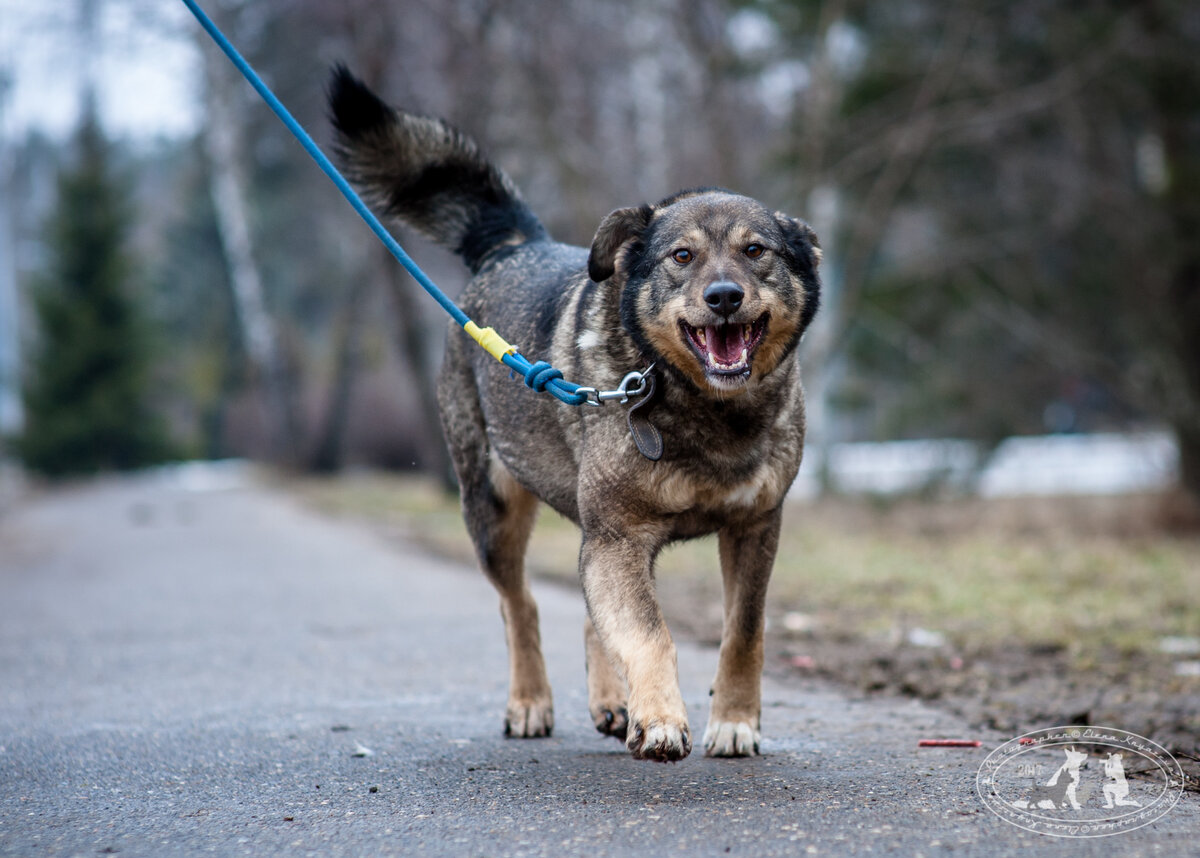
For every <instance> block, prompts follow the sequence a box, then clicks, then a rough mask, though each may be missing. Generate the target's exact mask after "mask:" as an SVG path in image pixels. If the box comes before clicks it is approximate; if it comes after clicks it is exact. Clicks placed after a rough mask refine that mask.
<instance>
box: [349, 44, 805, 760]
mask: <svg viewBox="0 0 1200 858" xmlns="http://www.w3.org/2000/svg"><path fill="white" fill-rule="evenodd" d="M329 95H330V106H331V109H332V116H333V121H334V124H335V126H336V129H337V133H338V148H339V154H340V157H341V160H342V163H343V165H344V166H345V168H346V172H347V175H348V176H349V177H350V179H351V181H353V182H354V183H355V184H356V185H357V186H358V187H359V188H361V189H362V190H363V191H364V192H365V193H366V194H367V196H368V198H369V199H371V200H372V201H373V203H374V204H375V205H376V206H377V207H378V208H379V209H380V210H381V211H382V212H383V213H384V214H387V215H391V216H394V217H397V218H400V219H401V220H403V221H404V222H406V223H408V224H410V225H412V226H413V227H415V228H416V229H418V230H420V231H421V232H423V233H424V234H425V235H427V236H430V237H431V238H433V239H434V240H436V241H438V242H440V243H441V244H443V245H445V246H447V247H449V248H450V249H452V250H454V251H456V252H457V253H458V254H459V255H460V256H461V257H462V259H463V261H464V262H465V263H466V264H467V266H468V267H469V268H470V270H471V272H472V274H473V275H474V276H473V278H472V280H471V282H470V284H469V285H468V287H467V289H466V291H465V293H464V295H463V297H462V302H461V303H462V307H463V309H464V310H465V311H466V313H467V314H468V315H470V316H471V318H473V319H475V320H477V321H478V322H479V323H480V324H481V325H489V326H493V327H494V328H495V329H496V330H497V331H498V332H500V333H501V334H503V336H504V337H505V338H506V339H507V340H508V341H509V342H512V343H518V344H520V347H521V352H522V354H525V355H528V356H530V357H531V359H538V358H543V359H545V360H548V361H549V362H550V363H552V364H553V365H554V366H555V367H557V368H558V369H560V370H562V371H563V373H565V376H566V378H567V379H570V380H573V381H576V382H578V383H581V384H586V385H590V386H594V387H596V388H600V389H606V388H614V387H616V386H617V384H618V382H619V381H620V380H621V378H622V377H623V376H624V375H625V374H626V373H628V372H630V371H631V370H638V371H643V370H646V368H647V367H650V366H651V365H653V370H652V372H651V373H650V379H652V381H653V388H654V393H653V401H648V402H643V403H642V405H641V406H640V408H639V419H640V420H641V421H642V422H643V423H644V424H646V425H651V426H653V427H654V428H655V429H657V430H658V433H660V437H659V440H660V441H661V446H660V447H659V448H658V449H654V450H652V451H650V452H646V453H643V452H639V446H637V445H635V441H634V439H633V437H631V431H630V430H631V427H632V426H633V421H628V422H627V411H628V408H627V407H625V406H620V405H617V404H609V405H606V406H604V407H602V408H591V407H588V406H586V405H585V406H583V407H577V408H573V407H570V406H567V405H564V404H562V403H560V402H558V401H557V400H555V399H553V398H551V397H550V396H548V395H544V394H535V393H533V392H532V391H530V390H528V389H527V388H525V387H524V386H523V385H521V384H519V383H515V382H514V381H513V380H512V379H511V377H510V372H509V370H508V369H507V368H506V367H504V366H503V365H501V364H499V363H498V362H497V361H495V360H494V359H493V358H491V357H490V356H489V355H488V354H487V353H486V352H484V351H483V350H482V349H480V348H478V347H477V346H476V345H475V344H474V343H473V342H471V341H470V339H468V337H466V336H465V335H464V334H463V333H462V332H461V331H460V330H457V329H456V326H452V330H451V332H450V334H449V341H448V343H447V347H446V357H445V364H444V366H443V368H442V374H441V379H440V386H439V404H440V406H441V417H442V424H443V427H444V429H445V432H446V438H447V441H448V443H449V446H450V451H451V454H452V456H453V460H454V466H455V469H456V471H457V474H458V479H459V483H460V486H461V490H462V506H463V515H464V517H465V519H466V523H467V528H468V530H469V531H470V534H471V538H472V540H473V541H474V544H475V550H476V553H477V555H478V557H479V562H480V565H481V566H482V567H483V571H484V572H485V573H486V575H487V577H488V578H489V580H491V582H492V583H493V584H494V585H495V586H496V589H497V590H498V591H499V593H500V605H501V612H502V614H503V616H504V622H505V627H506V630H507V638H508V652H509V664H510V686H509V700H508V710H507V718H506V721H505V732H506V733H508V734H509V735H511V736H546V735H549V734H550V731H551V729H552V728H553V726H554V708H553V703H552V701H551V693H550V684H549V682H548V680H547V678H546V670H545V665H544V663H543V659H542V651H541V643H540V635H539V631H538V616H537V606H536V604H535V603H534V600H533V598H532V596H531V595H530V591H529V588H528V585H527V583H526V579H525V567H524V556H525V547H526V543H527V541H528V539H529V534H530V531H531V529H532V527H533V522H534V517H535V513H536V510H537V505H538V501H539V500H540V501H543V502H545V503H547V504H549V505H550V506H551V507H553V508H554V509H556V510H557V511H558V512H560V513H561V514H562V515H564V516H566V517H567V518H569V519H571V520H572V521H574V522H575V523H576V524H578V525H579V527H580V528H581V530H582V546H581V548H580V553H579V574H580V578H581V581H582V584H583V593H584V597H585V599H586V601H587V609H588V620H587V622H586V627H585V629H584V635H585V642H586V652H587V685H588V706H589V709H590V711H591V715H592V718H593V720H594V721H595V724H596V728H597V729H598V730H599V731H600V732H602V733H606V734H610V735H613V736H616V737H618V738H624V739H625V742H626V745H627V746H628V747H629V750H630V751H631V752H632V753H633V756H634V757H637V758H641V759H653V760H662V761H668V760H679V759H682V758H683V757H685V756H687V755H688V753H689V752H690V751H691V747H692V739H691V732H690V730H689V727H688V718H687V710H686V708H685V707H684V703H683V698H682V696H681V695H680V691H679V679H678V671H677V667H676V660H675V646H674V644H673V643H672V641H671V635H670V633H669V632H668V631H667V627H666V624H665V623H664V621H663V615H662V612H661V610H660V609H659V606H658V602H657V600H656V598H655V587H654V563H655V558H656V557H657V555H658V553H659V551H661V550H662V548H663V547H664V546H666V545H667V544H668V543H670V542H672V541H675V540H680V539H690V538H693V537H697V536H702V535H705V534H710V533H714V532H715V533H716V534H717V535H718V544H719V551H720V558H721V569H722V576H723V579H724V587H725V625H724V634H723V636H722V641H721V651H720V657H719V663H718V668H717V675H716V679H715V681H714V683H713V686H712V714H711V716H710V718H709V723H708V728H707V729H706V730H705V733H704V740H703V741H704V749H705V751H706V753H708V754H711V755H715V756H748V755H753V754H755V753H757V752H758V748H759V716H760V709H761V703H760V696H761V691H760V689H761V673H762V665H763V611H764V599H765V594H766V589H767V579H768V578H769V576H770V574H771V567H772V564H773V563H774V559H775V550H776V546H777V544H778V537H779V527H780V511H781V507H782V503H783V498H784V494H785V493H786V492H787V489H788V487H789V486H790V485H791V483H792V480H793V478H794V477H795V476H796V471H797V469H798V468H799V466H800V456H801V451H802V447H803V442H804V404H803V395H802V392H801V388H800V372H799V366H798V364H797V361H796V356H795V351H796V346H797V344H798V343H799V341H800V336H801V334H802V333H803V332H804V330H805V328H806V327H807V326H808V324H809V322H810V321H811V320H812V317H813V314H814V313H815V312H816V309H817V301H818V296H819V292H820V281H819V278H818V275H817V264H818V262H819V260H820V256H821V253H820V250H819V248H818V245H817V239H816V236H815V235H814V234H813V231H812V230H811V229H810V228H809V227H808V225H807V224H805V223H804V222H802V221H800V220H797V219H795V218H791V217H788V216H786V215H783V214H779V213H775V212H772V211H771V210H769V209H767V208H765V207H764V206H763V205H762V204H760V203H758V202H756V201H754V200H752V199H748V198H746V197H743V196H739V195H737V194H733V193H730V192H728V191H723V190H717V189H704V190H695V191H685V192H683V193H680V194H677V195H675V196H673V197H670V198H668V199H665V200H663V201H662V202H660V203H657V204H655V205H642V206H637V207H633V208H625V209H618V210H617V211H614V212H612V213H611V214H609V215H608V216H607V217H606V218H604V220H603V221H602V222H601V223H600V227H599V229H598V230H597V232H596V236H595V239H594V241H593V242H592V247H591V250H590V252H589V251H588V250H585V249H583V248H578V247H571V246H567V245H563V244H558V243H556V242H555V241H553V240H552V239H551V238H550V236H549V235H548V234H547V232H546V230H545V228H544V227H543V226H542V224H541V223H540V222H539V221H538V219H537V217H536V216H535V215H534V214H533V213H532V212H531V211H530V210H529V208H528V207H527V206H526V205H525V203H524V202H523V201H522V199H521V197H520V194H519V193H518V191H517V189H516V188H515V187H514V186H513V184H512V183H511V181H510V180H509V179H508V177H507V176H505V175H504V174H503V173H502V172H501V171H500V170H499V169H498V168H497V167H495V166H494V165H492V164H491V163H489V162H488V161H487V160H486V159H485V158H484V157H483V156H482V155H481V154H480V151H479V149H478V147H477V146H476V145H475V143H474V142H472V141H471V140H470V139H468V138H466V137H464V136H463V135H462V134H460V133H459V132H458V131H456V130H454V129H453V128H451V127H450V126H448V125H447V124H446V123H444V122H441V121H440V120H436V119H428V118H423V117H418V116H414V115H412V114H409V113H405V112H403V111H399V110H394V109H392V108H390V107H388V106H387V105H385V104H384V103H383V102H382V101H380V99H379V98H377V97H376V96H375V95H374V94H373V93H371V92H370V90H368V89H367V88H366V87H365V86H364V85H363V84H362V83H361V82H359V81H358V80H356V79H355V78H354V77H353V76H352V75H351V74H350V73H349V72H348V71H346V70H345V69H344V68H340V67H339V68H338V69H336V70H335V72H334V74H333V79H332V81H331V84H330V92H329ZM644 411H648V412H649V416H648V417H646V416H642V415H641V413H640V412H644ZM651 446H653V445H651ZM652 456H656V458H651V457H652Z"/></svg>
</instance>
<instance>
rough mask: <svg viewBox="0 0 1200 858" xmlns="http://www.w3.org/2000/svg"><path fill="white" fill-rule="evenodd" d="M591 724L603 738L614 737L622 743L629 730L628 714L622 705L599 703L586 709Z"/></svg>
mask: <svg viewBox="0 0 1200 858" xmlns="http://www.w3.org/2000/svg"><path fill="white" fill-rule="evenodd" d="M588 709H589V711H590V712H591V713H592V723H594V724H595V725H596V729H597V730H599V731H600V732H601V733H603V734H604V735H605V736H614V737H616V738H618V739H621V740H622V741H624V739H625V737H626V735H627V732H628V729H629V712H628V710H626V708H625V706H624V705H623V704H619V703H600V704H597V705H596V706H591V707H589V708H588Z"/></svg>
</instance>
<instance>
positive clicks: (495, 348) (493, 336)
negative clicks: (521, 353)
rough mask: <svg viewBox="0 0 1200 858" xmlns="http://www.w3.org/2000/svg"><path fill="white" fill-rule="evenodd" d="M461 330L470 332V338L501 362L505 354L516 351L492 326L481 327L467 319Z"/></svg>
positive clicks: (512, 353)
mask: <svg viewBox="0 0 1200 858" xmlns="http://www.w3.org/2000/svg"><path fill="white" fill-rule="evenodd" d="M463 330H464V331H466V332H467V333H468V334H470V336H471V339H473V340H474V341H475V342H477V343H479V345H481V346H483V350H484V351H486V352H487V353H488V354H490V355H491V356H492V357H494V358H495V359H496V360H498V361H500V362H501V363H503V362H504V356H505V355H515V354H516V353H517V347H516V346H510V345H509V344H508V342H507V341H506V340H505V339H504V337H502V336H500V335H499V334H497V333H496V331H495V330H494V329H492V328H481V327H479V325H477V324H475V323H474V322H471V321H468V322H467V323H466V324H465V325H463Z"/></svg>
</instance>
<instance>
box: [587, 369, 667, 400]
mask: <svg viewBox="0 0 1200 858" xmlns="http://www.w3.org/2000/svg"><path fill="white" fill-rule="evenodd" d="M652 369H654V364H650V366H648V367H646V368H645V369H643V370H641V371H638V370H636V369H635V370H633V371H632V372H627V373H625V377H624V378H622V379H621V383H620V384H618V385H617V389H616V390H597V389H596V388H594V387H581V388H579V389H578V390H576V391H575V392H576V393H582V394H583V395H584V396H585V397H587V398H586V399H585V400H584V401H585V402H587V404H588V405H594V406H595V407H597V408H599V407H600V406H601V405H603V404H604V403H606V402H614V401H615V402H618V403H619V404H621V405H624V404H625V403H626V402H628V401H629V400H630V399H632V398H636V397H638V396H642V395H643V394H645V393H646V390H647V388H648V387H649V386H650V383H649V382H648V381H646V376H648V375H649V374H650V371H651V370H652ZM632 384H636V385H637V387H635V388H633V389H632V390H630V385H632Z"/></svg>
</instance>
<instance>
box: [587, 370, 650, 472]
mask: <svg viewBox="0 0 1200 858" xmlns="http://www.w3.org/2000/svg"><path fill="white" fill-rule="evenodd" d="M655 379H656V374H655V372H654V364H653V363H651V364H650V366H648V367H646V368H645V369H643V370H636V369H635V370H633V371H632V372H627V373H625V377H624V378H622V379H621V383H620V384H619V385H617V389H616V390H597V389H596V388H594V387H581V388H579V391H578V392H579V393H582V394H583V395H584V396H586V397H587V398H586V399H585V400H584V401H585V402H587V404H588V405H594V406H596V407H597V408H598V407H600V406H601V405H603V404H604V403H606V402H617V403H619V404H621V405H624V404H625V403H626V402H629V400H631V399H636V400H637V402H635V403H634V404H633V405H631V406H629V411H628V413H627V414H626V420H627V421H628V422H629V434H630V435H632V436H633V443H634V444H635V445H636V446H637V448H638V452H640V453H641V454H642V455H643V456H645V457H646V458H647V459H649V460H650V461H651V462H657V461H658V460H659V459H661V458H662V454H663V440H662V433H660V432H659V431H658V429H657V428H656V427H655V426H654V424H653V423H651V422H650V412H651V410H652V409H653V408H654V405H655V404H656V402H657V400H658V397H657V395H656V394H657V393H658V383H657V382H656V380H655Z"/></svg>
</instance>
